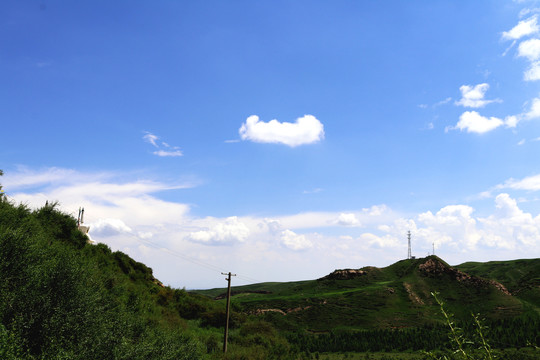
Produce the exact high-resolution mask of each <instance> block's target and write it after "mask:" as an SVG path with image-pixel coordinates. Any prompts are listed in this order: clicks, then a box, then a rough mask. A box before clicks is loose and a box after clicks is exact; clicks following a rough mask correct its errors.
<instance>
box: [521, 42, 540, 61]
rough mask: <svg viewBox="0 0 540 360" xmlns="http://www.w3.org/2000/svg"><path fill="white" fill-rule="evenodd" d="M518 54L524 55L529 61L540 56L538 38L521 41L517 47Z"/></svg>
mask: <svg viewBox="0 0 540 360" xmlns="http://www.w3.org/2000/svg"><path fill="white" fill-rule="evenodd" d="M518 56H521V57H525V58H527V59H528V60H529V61H536V60H538V58H540V39H529V40H525V41H523V42H521V43H520V44H519V47H518Z"/></svg>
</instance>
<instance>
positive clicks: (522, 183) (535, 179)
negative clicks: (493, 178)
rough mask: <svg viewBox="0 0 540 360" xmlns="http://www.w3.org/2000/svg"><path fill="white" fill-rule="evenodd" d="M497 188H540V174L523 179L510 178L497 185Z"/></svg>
mask: <svg viewBox="0 0 540 360" xmlns="http://www.w3.org/2000/svg"><path fill="white" fill-rule="evenodd" d="M496 189H513V190H528V191H539V190H540V174H537V175H532V176H527V177H525V178H523V179H521V180H516V179H508V180H507V181H505V182H504V183H503V184H501V185H497V186H496Z"/></svg>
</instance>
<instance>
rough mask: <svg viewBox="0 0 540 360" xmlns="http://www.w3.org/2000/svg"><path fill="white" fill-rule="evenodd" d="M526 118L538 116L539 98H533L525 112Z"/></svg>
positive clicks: (539, 115) (539, 113) (539, 110)
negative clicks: (529, 107)
mask: <svg viewBox="0 0 540 360" xmlns="http://www.w3.org/2000/svg"><path fill="white" fill-rule="evenodd" d="M525 118H527V119H537V118H540V98H534V99H533V100H532V104H531V109H530V110H529V111H528V112H527V113H526V114H525Z"/></svg>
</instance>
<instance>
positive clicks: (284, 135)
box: [239, 115, 324, 147]
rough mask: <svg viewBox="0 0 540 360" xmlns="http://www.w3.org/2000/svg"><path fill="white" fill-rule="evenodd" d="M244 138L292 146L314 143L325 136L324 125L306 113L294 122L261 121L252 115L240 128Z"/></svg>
mask: <svg viewBox="0 0 540 360" xmlns="http://www.w3.org/2000/svg"><path fill="white" fill-rule="evenodd" d="M239 133H240V138H241V139H242V140H250V141H254V142H259V143H280V144H285V145H287V146H290V147H296V146H299V145H305V144H312V143H316V142H319V141H320V140H322V139H323V138H324V126H323V124H322V123H321V122H320V121H319V120H318V119H317V118H315V117H314V116H313V115H305V116H303V117H301V118H298V119H297V120H296V122H294V123H288V122H283V123H281V122H279V121H277V120H271V121H269V122H264V121H260V120H259V117H258V116H256V115H252V116H250V117H248V118H247V120H246V122H245V123H244V124H242V126H241V127H240V130H239Z"/></svg>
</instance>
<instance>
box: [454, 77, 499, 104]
mask: <svg viewBox="0 0 540 360" xmlns="http://www.w3.org/2000/svg"><path fill="white" fill-rule="evenodd" d="M488 89H489V84H487V83H483V84H478V85H476V86H471V85H463V86H461V87H460V88H459V90H460V91H461V99H460V100H459V101H456V105H461V106H465V107H472V108H480V107H484V106H486V105H487V104H491V103H493V102H500V101H501V100H500V99H495V100H485V99H484V96H485V94H486V91H488Z"/></svg>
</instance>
